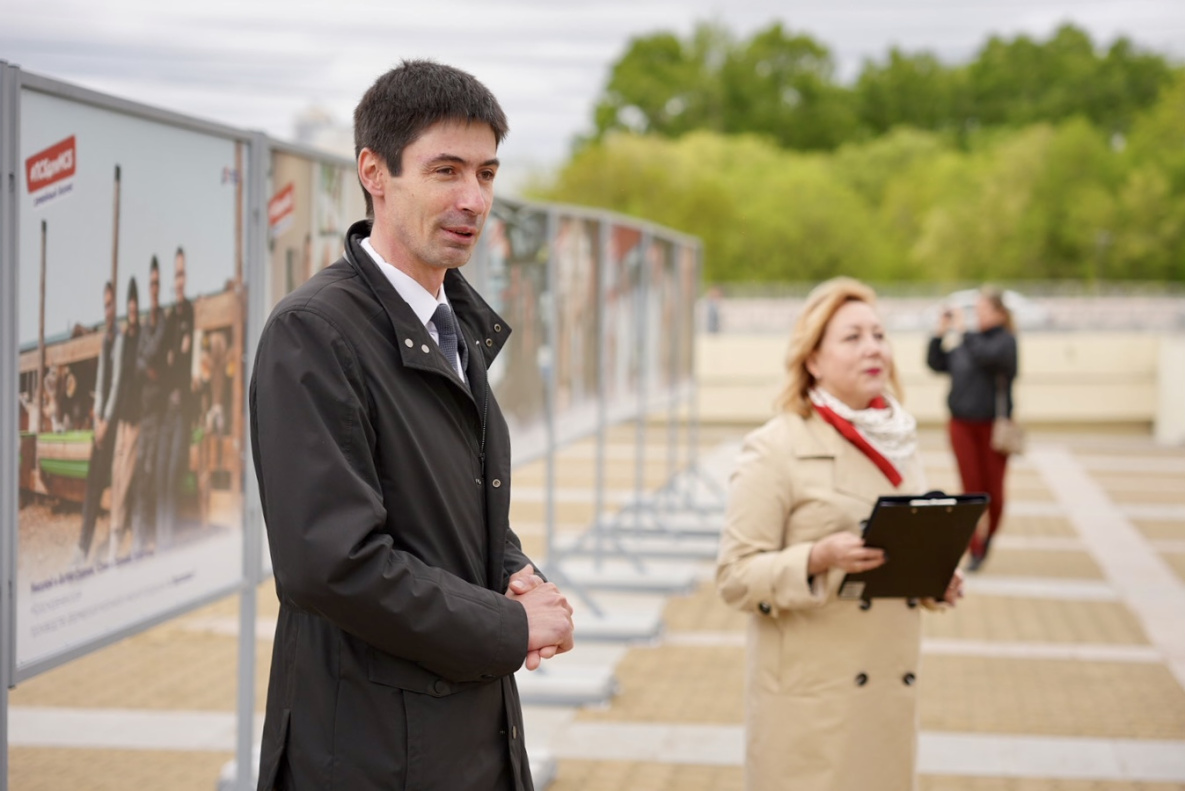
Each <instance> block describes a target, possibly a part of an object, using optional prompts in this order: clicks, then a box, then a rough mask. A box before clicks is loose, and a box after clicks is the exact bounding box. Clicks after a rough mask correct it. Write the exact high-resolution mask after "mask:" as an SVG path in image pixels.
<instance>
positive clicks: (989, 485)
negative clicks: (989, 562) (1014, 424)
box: [949, 418, 1008, 558]
mask: <svg viewBox="0 0 1185 791" xmlns="http://www.w3.org/2000/svg"><path fill="white" fill-rule="evenodd" d="M949 429H950V446H951V450H953V451H954V454H955V461H957V462H958V464H959V477H960V478H962V480H963V492H964V494H968V493H972V492H985V493H986V494H987V495H988V496H989V497H991V498H992V499H991V503H990V504H989V505H988V535H987V538H986V539H985V538H983V537H981V536H980V534H979V532H978V531H976V534H975V537H974V538H972V539H971V555H972V557H977V558H982V557H983V556H984V555H986V554H987V549H988V542H990V541H991V538H992V536H994V535H995V534H996V530H997V529H999V527H1000V516H1001V515H1002V514H1003V513H1004V473H1005V471H1006V468H1007V466H1008V455H1007V454H1005V453H1000V452H999V451H996V450H992V421H990V420H956V419H954V418H951V421H950V426H949Z"/></svg>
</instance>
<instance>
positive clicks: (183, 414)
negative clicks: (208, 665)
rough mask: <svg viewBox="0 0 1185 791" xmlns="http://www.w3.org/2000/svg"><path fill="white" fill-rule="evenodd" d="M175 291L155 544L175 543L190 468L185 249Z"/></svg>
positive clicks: (176, 263) (177, 262)
mask: <svg viewBox="0 0 1185 791" xmlns="http://www.w3.org/2000/svg"><path fill="white" fill-rule="evenodd" d="M173 293H174V294H175V295H176V298H177V301H176V302H175V303H173V307H172V308H171V309H170V310H169V318H168V320H167V322H166V324H165V337H164V349H165V351H164V370H163V371H162V372H161V373H162V388H161V389H162V391H163V393H162V399H163V401H164V414H163V415H162V417H161V422H160V427H159V431H160V438H159V440H158V442H157V451H156V459H155V461H156V489H157V492H156V504H157V507H156V548H157V549H158V550H160V549H168V548H169V547H170V546H172V545H173V539H174V532H175V528H176V524H177V490H178V488H179V487H180V484H181V476H182V475H183V474H184V472H185V471H186V470H187V469H188V468H189V442H190V437H189V429H190V422H189V421H190V407H191V405H192V401H193V397H192V396H193V375H192V370H193V329H194V323H193V303H192V302H190V301H189V299H187V298H186V296H185V251H184V250H182V249H181V248H180V247H178V248H177V253H176V255H175V256H174V258H173Z"/></svg>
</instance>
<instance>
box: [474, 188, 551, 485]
mask: <svg viewBox="0 0 1185 791" xmlns="http://www.w3.org/2000/svg"><path fill="white" fill-rule="evenodd" d="M482 240H483V243H484V245H485V249H484V258H485V261H484V265H485V266H484V269H485V273H484V274H485V288H484V289H483V291H484V293H483V295H482V296H483V297H485V299H486V301H487V302H489V304H490V307H491V308H493V310H494V312H495V313H497V314H498V315H500V316H501V317H502V318H503V319H504V320H505V321H506V323H507V324H508V325H509V326H510V329H511V333H510V337H509V338H508V339H507V341H506V345H505V346H503V347H502V350H501V351H500V352H499V353H498V356H497V357H496V358H495V360H494V364H493V365H492V366H491V367H490V386H491V387H493V389H494V396H495V398H497V400H498V404H499V406H500V407H501V408H502V414H503V415H504V416H505V418H506V422H507V424H508V425H509V428H510V436H511V447H512V448H513V453H514V463H515V464H519V463H523V462H525V461H529V460H531V459H535V458H539V456H541V455H542V454H543V453H544V452H546V450H547V423H546V413H545V411H544V410H545V408H546V391H545V388H546V383H547V380H546V378H545V377H546V370H545V369H546V366H547V365H548V364H549V360H548V359H547V358H548V354H547V347H546V341H547V337H546V300H547V299H548V296H549V294H548V288H547V256H548V239H547V212H546V211H545V210H543V209H540V208H537V207H532V206H525V205H523V204H520V203H517V202H514V201H507V200H501V199H499V200H496V201H495V202H494V206H493V208H492V209H491V210H490V215H489V217H488V219H487V220H486V224H485V230H484V231H483V233H482Z"/></svg>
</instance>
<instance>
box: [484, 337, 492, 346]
mask: <svg viewBox="0 0 1185 791" xmlns="http://www.w3.org/2000/svg"><path fill="white" fill-rule="evenodd" d="M493 345H494V341H493V339H491V338H486V346H493Z"/></svg>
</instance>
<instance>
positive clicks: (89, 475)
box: [70, 280, 119, 568]
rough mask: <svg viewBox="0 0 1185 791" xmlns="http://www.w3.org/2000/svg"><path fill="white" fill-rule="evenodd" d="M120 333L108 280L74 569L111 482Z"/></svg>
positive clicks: (82, 558)
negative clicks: (84, 490) (89, 449)
mask: <svg viewBox="0 0 1185 791" xmlns="http://www.w3.org/2000/svg"><path fill="white" fill-rule="evenodd" d="M118 338H119V331H118V330H117V329H116V327H115V287H114V286H113V285H112V284H111V281H110V280H108V281H107V282H106V283H104V284H103V340H102V343H101V344H100V346H99V372H98V374H97V375H96V377H95V401H94V439H93V442H92V445H91V455H90V463H89V464H88V465H87V470H86V494H85V495H84V496H83V500H82V531H81V532H80V533H79V536H78V546H77V547H75V549H74V558H73V560H71V562H70V565H71V567H72V568H80V567H82V566H83V565H84V564H85V563H86V561H87V557H88V556H89V555H90V551H91V541H92V540H94V537H95V521H96V520H97V519H98V517H99V504H100V502H101V501H102V499H103V490H104V489H106V488H107V486H108V485H110V483H111V458H112V456H113V455H114V451H115V442H114V439H115V437H114V432H113V431H108V430H107V429H108V426H110V425H111V418H112V417H113V416H114V414H115V399H114V398H113V395H114V393H113V392H112V391H113V390H114V389H115V375H114V370H115V360H116V359H118V355H116V354H115V342H116V340H117V339H118Z"/></svg>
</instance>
